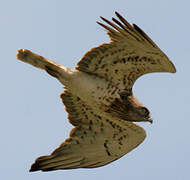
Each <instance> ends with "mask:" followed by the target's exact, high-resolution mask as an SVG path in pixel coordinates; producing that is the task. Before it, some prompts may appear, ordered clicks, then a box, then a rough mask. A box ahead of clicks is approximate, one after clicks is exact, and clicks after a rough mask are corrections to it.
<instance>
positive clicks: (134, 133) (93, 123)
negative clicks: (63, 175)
mask: <svg viewBox="0 0 190 180" xmlns="http://www.w3.org/2000/svg"><path fill="white" fill-rule="evenodd" d="M61 98H62V100H63V103H64V104H65V106H66V110H67V112H68V113H69V120H70V122H71V123H72V124H73V125H74V126H75V128H73V129H72V131H71V133H70V137H69V138H68V139H66V140H65V142H63V143H62V144H61V145H60V146H59V147H58V148H57V149H56V150H55V151H54V152H53V153H52V154H51V155H48V156H42V157H39V158H38V159H37V160H36V161H35V163H34V164H33V165H32V167H31V169H30V171H37V170H42V171H51V170H58V169H73V168H94V167H99V166H103V165H105V164H108V163H110V162H112V161H114V160H116V159H118V158H120V157H121V156H123V155H125V154H126V153H128V152H129V151H131V150H132V149H134V148H135V147H137V146H138V145H139V144H140V143H141V142H142V141H143V140H144V138H145V136H146V134H145V131H144V130H143V129H142V128H141V127H139V126H137V125H135V124H133V123H131V122H126V121H123V120H121V121H120V120H118V121H116V122H114V121H113V120H112V119H106V118H103V117H102V116H101V115H100V114H97V113H96V111H94V110H93V109H92V108H91V107H89V106H88V105H86V104H85V103H84V102H83V101H82V100H81V99H80V98H78V97H76V96H73V95H72V94H70V93H69V92H67V91H66V92H64V93H63V94H62V95H61Z"/></svg>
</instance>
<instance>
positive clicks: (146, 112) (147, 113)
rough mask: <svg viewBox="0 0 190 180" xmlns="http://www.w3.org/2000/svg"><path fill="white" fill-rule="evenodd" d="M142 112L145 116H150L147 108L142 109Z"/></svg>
mask: <svg viewBox="0 0 190 180" xmlns="http://www.w3.org/2000/svg"><path fill="white" fill-rule="evenodd" d="M141 112H142V114H143V115H144V116H149V114H150V112H149V110H148V109H147V108H145V107H142V108H141Z"/></svg>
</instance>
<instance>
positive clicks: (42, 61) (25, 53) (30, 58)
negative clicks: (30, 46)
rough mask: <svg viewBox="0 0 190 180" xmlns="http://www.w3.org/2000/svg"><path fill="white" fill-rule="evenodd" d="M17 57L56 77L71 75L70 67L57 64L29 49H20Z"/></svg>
mask: <svg viewBox="0 0 190 180" xmlns="http://www.w3.org/2000/svg"><path fill="white" fill-rule="evenodd" d="M17 59H19V60H21V61H23V62H25V63H28V64H31V65H33V66H35V67H37V68H40V69H43V70H45V71H46V72H47V73H48V74H50V75H51V76H53V77H55V78H58V79H60V78H63V77H64V78H67V77H68V76H69V71H71V70H70V69H69V68H65V67H64V66H62V65H60V64H57V63H55V62H53V61H50V60H49V59H46V58H44V57H42V56H40V55H38V54H35V53H33V52H31V51H29V50H27V49H18V53H17Z"/></svg>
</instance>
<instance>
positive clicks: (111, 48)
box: [76, 12, 176, 90]
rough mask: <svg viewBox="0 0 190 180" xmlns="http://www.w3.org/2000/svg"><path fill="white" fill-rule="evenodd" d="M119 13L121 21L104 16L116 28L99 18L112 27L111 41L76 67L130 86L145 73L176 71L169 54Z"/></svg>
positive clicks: (91, 52) (124, 85) (109, 32)
mask: <svg viewBox="0 0 190 180" xmlns="http://www.w3.org/2000/svg"><path fill="white" fill-rule="evenodd" d="M116 15H117V17H118V18H119V20H120V21H118V20H116V19H115V18H112V20H113V21H114V22H115V24H114V23H112V22H110V21H108V20H107V19H105V18H103V17H101V19H102V20H103V21H105V22H106V23H107V24H109V25H110V26H111V27H112V28H111V27H109V26H107V25H104V24H102V23H100V22H98V24H100V25H101V26H103V27H104V28H105V29H106V30H108V35H109V37H110V39H111V42H110V43H109V44H103V45H101V46H99V47H96V48H93V49H91V50H90V51H89V52H87V53H86V54H85V55H84V57H83V58H82V59H81V61H80V62H79V63H78V64H77V67H76V69H78V70H80V71H83V72H87V73H91V74H95V75H97V76H99V77H103V78H105V79H107V80H109V81H112V82H114V83H115V84H116V85H118V86H119V87H120V88H122V89H129V90H131V89H132V86H133V84H134V82H135V81H136V79H137V78H138V77H140V76H141V75H143V74H146V73H152V72H171V73H175V72H176V69H175V66H174V65H173V64H172V62H171V61H170V60H169V59H168V57H167V56H166V55H165V54H164V53H163V52H162V51H161V50H160V49H159V48H158V46H157V45H156V44H155V43H154V42H153V41H152V40H151V39H150V38H149V37H148V36H147V35H146V34H145V33H144V32H143V31H142V30H141V29H140V28H139V27H138V26H137V25H135V24H134V25H133V26H132V25H130V24H129V23H128V22H127V21H126V20H125V19H124V18H123V17H122V16H121V15H120V14H118V13H117V12H116Z"/></svg>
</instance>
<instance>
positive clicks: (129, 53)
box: [17, 12, 176, 171]
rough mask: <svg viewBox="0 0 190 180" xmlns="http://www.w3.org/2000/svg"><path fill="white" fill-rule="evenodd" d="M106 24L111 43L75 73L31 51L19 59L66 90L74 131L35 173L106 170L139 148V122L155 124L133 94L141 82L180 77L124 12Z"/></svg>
mask: <svg viewBox="0 0 190 180" xmlns="http://www.w3.org/2000/svg"><path fill="white" fill-rule="evenodd" d="M115 14H116V16H117V18H118V19H115V18H112V22H111V21H109V20H107V19H105V18H103V17H101V19H102V20H103V21H104V22H105V23H107V25H105V24H103V23H101V22H97V23H98V24H99V25H101V26H102V27H103V28H105V29H106V30H107V34H108V35H109V37H110V39H111V41H110V42H109V43H105V44H102V45H100V46H98V47H95V48H92V49H91V50H90V51H89V52H87V53H86V54H85V55H84V56H83V57H82V59H81V60H80V61H79V62H78V64H77V66H76V68H75V70H72V69H69V68H66V67H64V66H62V65H60V64H57V63H55V62H53V61H51V60H48V59H46V58H44V57H42V56H39V55H37V54H35V53H33V52H31V51H29V50H26V49H19V50H18V53H17V58H18V59H19V60H21V61H23V62H26V63H28V64H31V65H33V66H35V67H37V68H40V69H42V70H45V71H46V72H47V73H48V74H50V75H51V76H53V77H55V78H56V79H58V80H59V81H60V83H61V84H63V85H64V88H65V90H64V92H63V93H62V94H61V95H60V97H61V99H62V101H63V103H64V105H65V107H66V111H67V112H68V119H69V122H70V123H71V124H72V125H73V126H74V128H73V129H72V130H71V132H70V136H69V138H67V139H66V140H65V141H64V142H63V143H62V144H61V145H60V146H59V147H58V148H57V149H55V150H54V151H53V152H52V153H51V154H50V155H47V156H41V157H39V158H37V159H36V161H35V162H34V164H32V166H31V169H30V171H38V170H41V171H52V170H59V169H75V168H95V167H100V166H104V165H106V164H108V163H110V162H112V161H115V160H117V159H118V158H120V157H122V156H124V155H125V154H126V153H128V152H130V151H131V150H133V149H134V148H136V147H137V146H138V145H139V144H140V143H142V141H143V140H144V139H145V137H146V133H145V130H144V129H143V128H142V127H140V126H139V125H137V124H136V122H142V121H144V122H152V119H151V117H150V112H149V110H148V109H147V108H146V107H145V106H144V105H143V104H141V103H140V102H139V101H138V100H137V99H136V98H135V96H134V95H133V92H132V87H133V85H134V83H135V81H136V79H137V78H139V77H140V76H142V75H143V74H147V73H153V72H169V73H175V72H176V69H175V66H174V65H173V64H172V62H171V61H170V60H169V59H168V57H167V56H166V55H165V54H164V53H163V52H162V51H161V50H160V48H159V47H158V46H157V45H156V44H155V43H154V42H153V41H152V40H151V39H150V37H148V35H147V34H145V32H143V31H142V30H141V29H140V28H139V27H138V26H137V25H135V24H133V25H131V24H129V23H128V22H127V21H126V20H125V19H124V18H123V17H122V16H121V15H120V14H119V13H117V12H116V13H115Z"/></svg>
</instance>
